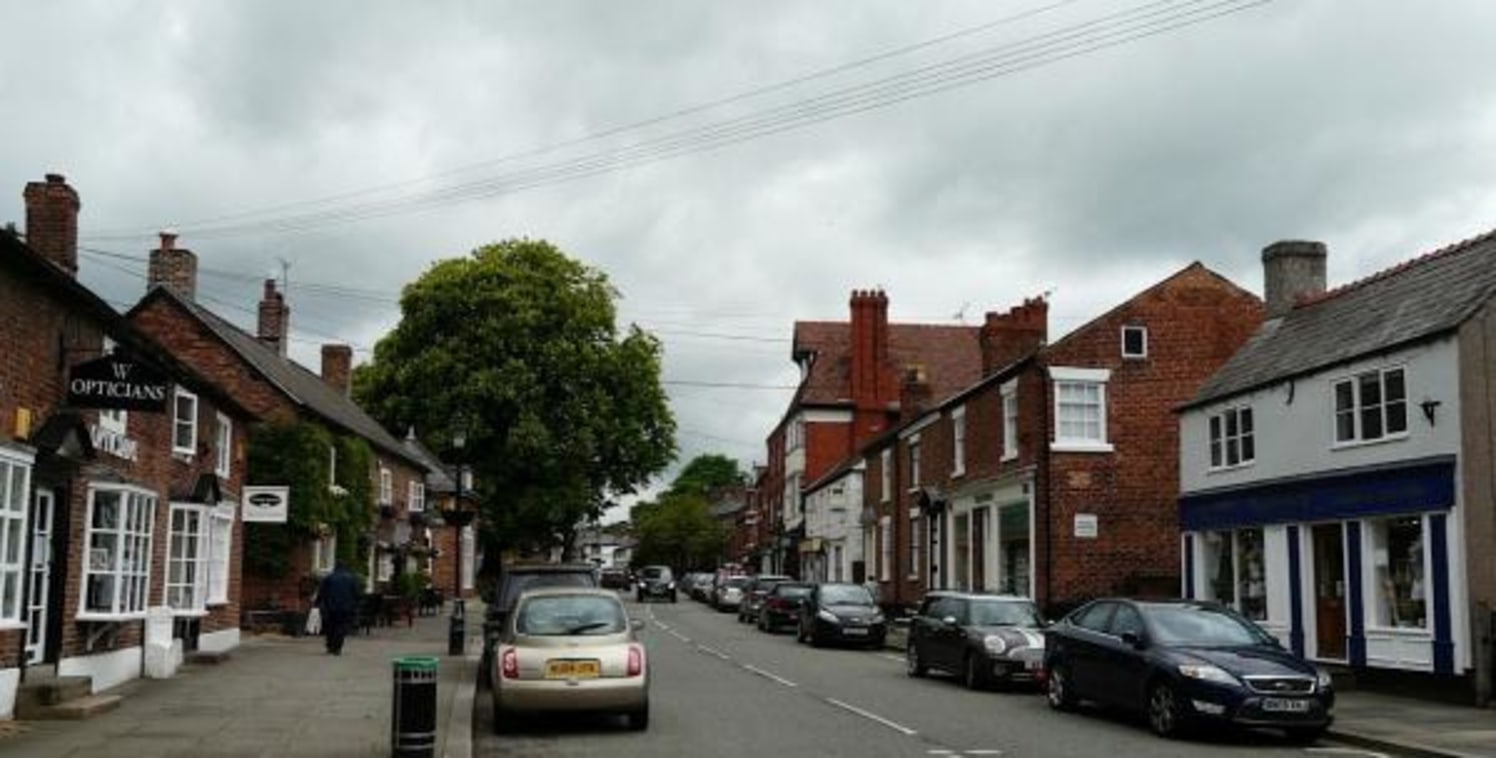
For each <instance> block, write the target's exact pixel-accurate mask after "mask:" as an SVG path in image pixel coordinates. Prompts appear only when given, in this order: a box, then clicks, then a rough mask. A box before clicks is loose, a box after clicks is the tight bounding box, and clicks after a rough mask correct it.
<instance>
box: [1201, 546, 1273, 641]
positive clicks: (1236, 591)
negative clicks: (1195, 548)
mask: <svg viewBox="0 0 1496 758" xmlns="http://www.w3.org/2000/svg"><path fill="white" fill-rule="evenodd" d="M1200 550H1201V558H1202V560H1203V561H1204V564H1205V565H1204V568H1205V571H1204V576H1203V579H1204V586H1203V587H1202V588H1201V596H1202V598H1203V599H1205V600H1214V601H1216V602H1218V603H1221V604H1222V605H1228V606H1230V607H1232V608H1235V609H1236V610H1237V612H1239V613H1241V614H1242V615H1243V616H1246V617H1247V618H1249V619H1252V620H1253V621H1267V620H1268V613H1267V592H1268V581H1267V560H1266V549H1265V545H1264V542H1263V531H1262V528H1261V527H1253V528H1248V529H1238V530H1236V531H1224V532H1205V533H1204V534H1203V535H1202V539H1201V540H1200Z"/></svg>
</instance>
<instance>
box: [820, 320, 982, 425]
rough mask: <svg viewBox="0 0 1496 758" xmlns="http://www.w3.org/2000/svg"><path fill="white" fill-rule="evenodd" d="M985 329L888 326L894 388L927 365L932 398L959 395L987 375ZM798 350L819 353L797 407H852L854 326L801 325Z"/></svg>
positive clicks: (913, 325)
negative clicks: (908, 372)
mask: <svg viewBox="0 0 1496 758" xmlns="http://www.w3.org/2000/svg"><path fill="white" fill-rule="evenodd" d="M981 331H982V328H981V327H980V326H948V325H943V324H897V323H890V324H889V325H888V359H889V362H890V363H892V364H893V365H892V366H890V367H887V369H888V370H891V371H893V372H894V373H893V374H892V375H891V376H890V377H889V381H890V382H891V385H890V386H891V387H892V388H893V391H894V393H895V394H897V393H898V387H899V379H900V376H899V374H898V372H899V371H900V370H901V369H902V368H904V367H907V366H911V365H915V364H918V365H922V366H924V367H925V376H926V377H927V378H928V381H929V383H930V394H931V396H932V397H946V396H948V395H953V394H955V393H957V392H959V391H961V390H962V389H964V388H965V387H967V386H968V385H970V384H972V383H974V382H976V381H977V380H978V379H980V378H981V375H982V346H981V342H980V339H979V337H980V335H981ZM794 352H795V354H796V355H801V354H804V353H810V352H814V353H816V354H817V356H816V359H815V360H814V361H812V362H811V366H810V374H809V376H807V377H805V381H804V382H803V383H802V384H801V386H800V390H799V393H798V397H796V399H795V404H798V405H851V403H852V380H851V371H852V325H851V323H849V322H846V321H796V322H795V337H794Z"/></svg>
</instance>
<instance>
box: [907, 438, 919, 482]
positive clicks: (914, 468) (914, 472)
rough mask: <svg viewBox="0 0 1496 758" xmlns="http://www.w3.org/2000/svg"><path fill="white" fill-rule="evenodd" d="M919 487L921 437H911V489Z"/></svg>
mask: <svg viewBox="0 0 1496 758" xmlns="http://www.w3.org/2000/svg"><path fill="white" fill-rule="evenodd" d="M917 489H919V437H918V436H915V437H910V438H909V490H910V491H911V492H912V491H914V490H917Z"/></svg>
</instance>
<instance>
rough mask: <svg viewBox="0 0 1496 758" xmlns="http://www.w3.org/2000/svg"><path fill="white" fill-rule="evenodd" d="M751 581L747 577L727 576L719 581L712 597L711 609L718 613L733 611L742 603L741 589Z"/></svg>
mask: <svg viewBox="0 0 1496 758" xmlns="http://www.w3.org/2000/svg"><path fill="white" fill-rule="evenodd" d="M749 581H751V580H750V579H749V578H748V577H747V576H743V575H738V576H729V577H726V578H723V579H720V580H719V582H718V584H717V590H716V592H715V593H714V594H713V595H712V607H713V608H716V609H717V610H719V611H735V610H737V609H738V605H739V604H740V603H742V602H743V588H744V587H747V586H748V582H749Z"/></svg>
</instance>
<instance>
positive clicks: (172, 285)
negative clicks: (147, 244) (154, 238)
mask: <svg viewBox="0 0 1496 758" xmlns="http://www.w3.org/2000/svg"><path fill="white" fill-rule="evenodd" d="M156 287H165V288H167V289H169V290H171V291H172V292H175V293H177V294H178V295H180V296H181V297H182V298H183V299H185V300H189V301H190V300H195V299H197V256H196V255H193V254H192V251H191V250H188V249H186V248H182V247H177V235H176V234H174V233H172V232H161V246H160V247H158V248H156V249H155V250H152V251H151V266H150V278H149V279H148V280H147V281H146V289H147V290H150V289H155V288H156Z"/></svg>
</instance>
